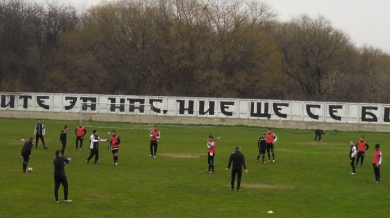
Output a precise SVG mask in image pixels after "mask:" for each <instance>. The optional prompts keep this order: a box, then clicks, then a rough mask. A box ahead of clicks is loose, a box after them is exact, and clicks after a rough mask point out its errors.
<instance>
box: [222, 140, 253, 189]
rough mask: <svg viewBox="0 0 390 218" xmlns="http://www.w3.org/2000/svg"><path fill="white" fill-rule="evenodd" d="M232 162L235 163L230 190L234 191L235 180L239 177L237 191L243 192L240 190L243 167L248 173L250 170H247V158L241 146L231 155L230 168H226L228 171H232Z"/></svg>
mask: <svg viewBox="0 0 390 218" xmlns="http://www.w3.org/2000/svg"><path fill="white" fill-rule="evenodd" d="M232 162H233V169H232V178H231V188H230V190H231V191H233V190H234V180H235V178H236V175H237V191H241V190H240V186H241V176H242V167H244V169H245V171H246V172H248V170H247V169H246V165H245V157H244V155H243V154H242V153H241V147H240V146H238V147H236V151H235V152H233V153H232V154H231V155H230V158H229V164H228V167H227V168H226V170H229V169H230V166H231V164H232Z"/></svg>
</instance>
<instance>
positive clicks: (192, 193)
mask: <svg viewBox="0 0 390 218" xmlns="http://www.w3.org/2000/svg"><path fill="white" fill-rule="evenodd" d="M0 123H1V125H0V133H1V139H2V140H1V143H0V217H115V218H120V217H354V218H356V217H388V216H389V212H390V209H389V208H388V205H389V203H390V196H389V194H388V193H389V192H390V186H389V178H390V177H389V175H390V168H389V167H388V164H387V162H388V147H389V146H388V139H389V136H390V134H388V133H361V132H337V131H330V132H327V134H326V135H325V136H324V138H323V143H313V142H312V141H313V137H314V134H313V131H311V130H286V129H274V132H275V134H277V136H278V141H277V143H276V144H275V155H276V162H275V163H267V164H261V163H258V164H257V163H255V161H254V160H255V157H256V156H257V145H256V144H257V139H258V138H259V136H260V135H261V133H263V132H264V131H265V130H266V128H254V127H243V126H238V127H229V126H200V125H193V126H190V125H159V129H160V131H161V134H162V137H161V140H160V142H159V152H158V157H157V158H156V159H154V158H149V157H148V156H149V136H148V135H149V132H150V129H149V128H148V127H147V126H146V124H129V123H103V122H88V126H87V130H88V133H87V135H88V136H89V135H90V134H89V133H91V132H92V130H93V129H97V130H98V132H99V135H100V136H101V137H102V138H107V137H109V135H108V134H107V132H109V131H111V130H112V129H113V128H115V129H116V130H117V133H118V135H119V136H120V137H121V141H122V143H121V148H120V152H119V166H112V165H111V164H112V155H111V151H110V150H108V149H107V143H101V144H100V161H99V165H93V164H88V165H87V164H86V163H85V160H86V158H87V157H88V155H89V150H88V141H89V140H86V142H84V147H83V148H84V149H83V150H81V151H75V150H73V148H74V141H75V136H74V134H73V130H74V128H75V127H76V126H77V124H78V123H77V122H76V121H75V122H70V121H48V120H44V121H43V123H44V124H45V126H46V131H47V134H46V137H45V140H46V142H47V146H48V148H49V149H48V150H44V149H43V148H42V146H39V147H38V149H35V148H33V151H32V157H31V159H30V163H29V166H30V167H33V169H34V172H33V173H30V174H22V173H21V168H22V160H21V159H20V150H21V148H22V145H23V142H22V141H21V139H22V138H24V139H27V138H28V137H29V136H31V135H32V133H33V127H34V125H35V123H36V120H26V119H0ZM64 125H69V126H70V128H69V129H70V131H69V132H70V133H69V134H68V147H67V150H66V152H65V153H66V155H65V156H66V157H71V158H72V162H71V163H70V164H69V165H67V166H66V174H67V177H68V182H69V198H70V199H72V200H73V203H71V204H66V203H63V202H61V203H60V204H55V200H54V195H53V187H54V181H53V164H52V160H53V158H54V151H55V150H57V149H60V142H59V134H60V132H61V130H62V128H63V126H64ZM210 134H212V135H214V136H215V138H216V137H218V136H219V137H220V139H219V140H218V139H217V140H216V141H217V154H216V157H215V162H216V169H215V171H216V172H215V174H207V173H205V171H206V170H207V147H206V144H205V142H206V139H207V136H208V135H210ZM361 135H364V136H365V138H366V140H367V142H368V144H369V145H370V149H369V150H368V152H367V155H366V159H365V164H364V166H363V167H362V168H360V167H359V168H357V170H356V171H357V173H356V175H350V172H351V167H350V165H349V159H348V152H349V141H350V140H355V141H356V139H358V138H359V137H360V136H361ZM376 143H380V144H381V147H382V151H383V165H382V169H381V173H382V177H381V182H380V183H379V184H373V181H374V173H373V170H372V166H371V161H372V153H373V150H374V149H373V148H374V144H376ZM236 145H241V146H242V152H243V153H244V154H245V157H246V162H247V166H248V170H249V173H248V174H245V173H244V175H243V179H242V182H243V185H242V192H231V191H229V184H230V172H227V171H226V170H225V168H226V166H227V161H228V158H229V155H230V153H231V152H232V151H234V148H235V146H236ZM62 196H63V192H62V187H61V188H60V199H62ZM269 210H272V211H273V212H274V213H273V214H268V213H267V212H268V211H269Z"/></svg>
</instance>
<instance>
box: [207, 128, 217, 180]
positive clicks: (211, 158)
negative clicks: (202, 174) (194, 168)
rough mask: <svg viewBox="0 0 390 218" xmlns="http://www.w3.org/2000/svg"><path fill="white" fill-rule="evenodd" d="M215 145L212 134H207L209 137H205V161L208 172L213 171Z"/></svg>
mask: <svg viewBox="0 0 390 218" xmlns="http://www.w3.org/2000/svg"><path fill="white" fill-rule="evenodd" d="M216 146H217V143H216V142H215V141H214V139H213V136H212V135H209V138H208V139H207V148H208V152H207V163H208V164H209V170H208V171H207V172H208V173H214V157H215V148H216Z"/></svg>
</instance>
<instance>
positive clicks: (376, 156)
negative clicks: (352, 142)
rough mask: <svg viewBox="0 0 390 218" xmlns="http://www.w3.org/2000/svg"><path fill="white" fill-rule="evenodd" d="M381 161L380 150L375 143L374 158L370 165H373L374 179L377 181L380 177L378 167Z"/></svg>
mask: <svg viewBox="0 0 390 218" xmlns="http://www.w3.org/2000/svg"><path fill="white" fill-rule="evenodd" d="M381 163H382V151H381V150H380V149H379V144H376V145H375V151H374V158H373V160H372V166H373V167H374V174H375V181H374V183H378V182H379V180H380V178H381V172H380V167H381Z"/></svg>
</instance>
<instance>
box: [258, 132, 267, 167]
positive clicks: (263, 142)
mask: <svg viewBox="0 0 390 218" xmlns="http://www.w3.org/2000/svg"><path fill="white" fill-rule="evenodd" d="M265 136H266V135H265V133H264V134H263V136H261V137H260V139H259V141H258V142H257V148H258V149H259V155H257V159H256V163H257V162H258V161H259V158H260V156H262V157H263V164H265V160H264V158H265V149H266V147H267V140H266V138H265Z"/></svg>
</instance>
